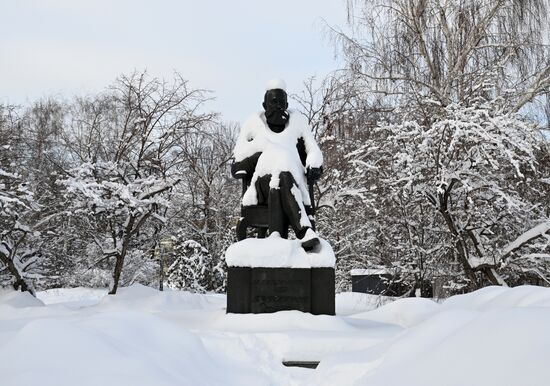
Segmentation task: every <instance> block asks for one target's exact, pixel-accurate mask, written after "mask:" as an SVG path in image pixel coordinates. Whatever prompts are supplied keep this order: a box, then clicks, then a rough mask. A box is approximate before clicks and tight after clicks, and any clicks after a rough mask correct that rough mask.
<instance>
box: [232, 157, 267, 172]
mask: <svg viewBox="0 0 550 386" xmlns="http://www.w3.org/2000/svg"><path fill="white" fill-rule="evenodd" d="M261 154H262V153H261V152H257V153H254V154H253V155H251V156H250V157H246V158H244V159H242V160H241V161H235V162H233V164H232V165H231V175H232V176H233V177H234V178H246V177H248V178H250V177H251V176H252V174H254V170H255V169H256V164H257V163H258V158H260V155H261Z"/></svg>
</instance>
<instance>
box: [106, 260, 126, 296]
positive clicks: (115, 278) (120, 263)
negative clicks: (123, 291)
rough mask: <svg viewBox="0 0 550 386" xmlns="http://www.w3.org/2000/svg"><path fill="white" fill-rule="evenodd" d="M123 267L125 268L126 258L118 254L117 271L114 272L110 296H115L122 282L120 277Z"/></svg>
mask: <svg viewBox="0 0 550 386" xmlns="http://www.w3.org/2000/svg"><path fill="white" fill-rule="evenodd" d="M122 267H124V256H123V255H122V254H118V255H117V257H116V263H115V270H114V271H113V288H111V290H110V291H109V295H115V294H116V291H117V289H118V283H119V281H120V275H121V273H122Z"/></svg>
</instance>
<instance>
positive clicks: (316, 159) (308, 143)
mask: <svg viewBox="0 0 550 386" xmlns="http://www.w3.org/2000/svg"><path fill="white" fill-rule="evenodd" d="M302 138H303V139H304V147H305V151H306V154H307V156H306V165H305V166H306V168H321V167H322V166H323V153H321V149H320V148H319V145H318V144H317V141H315V137H314V136H313V133H312V131H311V128H310V127H309V125H307V126H305V127H304V129H303V132H302Z"/></svg>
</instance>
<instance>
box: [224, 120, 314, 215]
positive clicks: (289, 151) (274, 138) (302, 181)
mask: <svg viewBox="0 0 550 386" xmlns="http://www.w3.org/2000/svg"><path fill="white" fill-rule="evenodd" d="M289 114H290V118H289V122H288V125H287V127H286V128H285V129H284V130H283V131H282V132H281V133H275V132H273V131H271V130H270V129H269V126H268V125H267V122H266V118H265V114H264V113H263V112H260V113H256V114H253V115H252V116H251V117H250V118H249V119H248V120H246V121H245V123H244V124H243V126H242V128H241V132H240V134H239V137H238V139H237V144H236V145H235V150H234V152H233V154H234V157H235V161H237V162H239V161H242V160H244V159H245V158H247V157H250V156H252V155H254V154H255V153H258V152H261V153H262V154H261V155H260V157H259V158H258V163H257V165H256V170H255V171H254V175H253V176H252V180H251V183H250V186H249V187H248V189H247V190H246V192H245V194H244V195H243V199H242V204H243V205H245V206H249V205H256V204H257V203H258V199H257V192H256V187H255V182H256V180H257V179H258V178H259V177H262V176H264V175H268V174H270V175H271V176H272V178H271V181H270V184H269V186H270V188H273V189H277V188H278V187H279V174H280V173H281V172H285V171H286V172H290V173H291V174H292V176H293V177H294V179H295V180H296V183H297V185H298V188H299V193H300V194H299V195H298V194H295V195H296V196H297V197H296V198H297V201H298V202H303V203H304V204H306V205H309V204H310V200H309V193H308V188H307V183H306V178H305V169H304V167H303V165H302V162H301V161H300V156H299V154H298V151H297V150H296V144H297V142H298V139H299V138H303V140H304V144H305V147H306V152H307V158H306V167H320V166H321V165H322V164H323V155H322V153H321V150H320V149H319V146H318V145H317V143H316V142H315V138H314V137H313V133H312V132H311V128H310V127H309V124H308V123H307V121H306V119H305V118H304V117H303V116H301V115H300V114H299V113H297V112H295V111H292V110H289ZM299 196H301V197H299Z"/></svg>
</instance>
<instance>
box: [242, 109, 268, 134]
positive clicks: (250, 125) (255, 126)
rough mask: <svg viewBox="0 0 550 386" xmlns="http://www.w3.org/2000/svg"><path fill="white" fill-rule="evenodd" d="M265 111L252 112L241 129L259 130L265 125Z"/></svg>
mask: <svg viewBox="0 0 550 386" xmlns="http://www.w3.org/2000/svg"><path fill="white" fill-rule="evenodd" d="M262 117H263V112H261V111H259V112H256V113H253V114H250V115H249V116H248V118H246V119H245V120H244V121H243V123H242V124H241V131H243V130H246V131H251V130H252V131H254V130H259V129H261V128H263V127H264V126H265V123H264V119H263V118H262Z"/></svg>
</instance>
